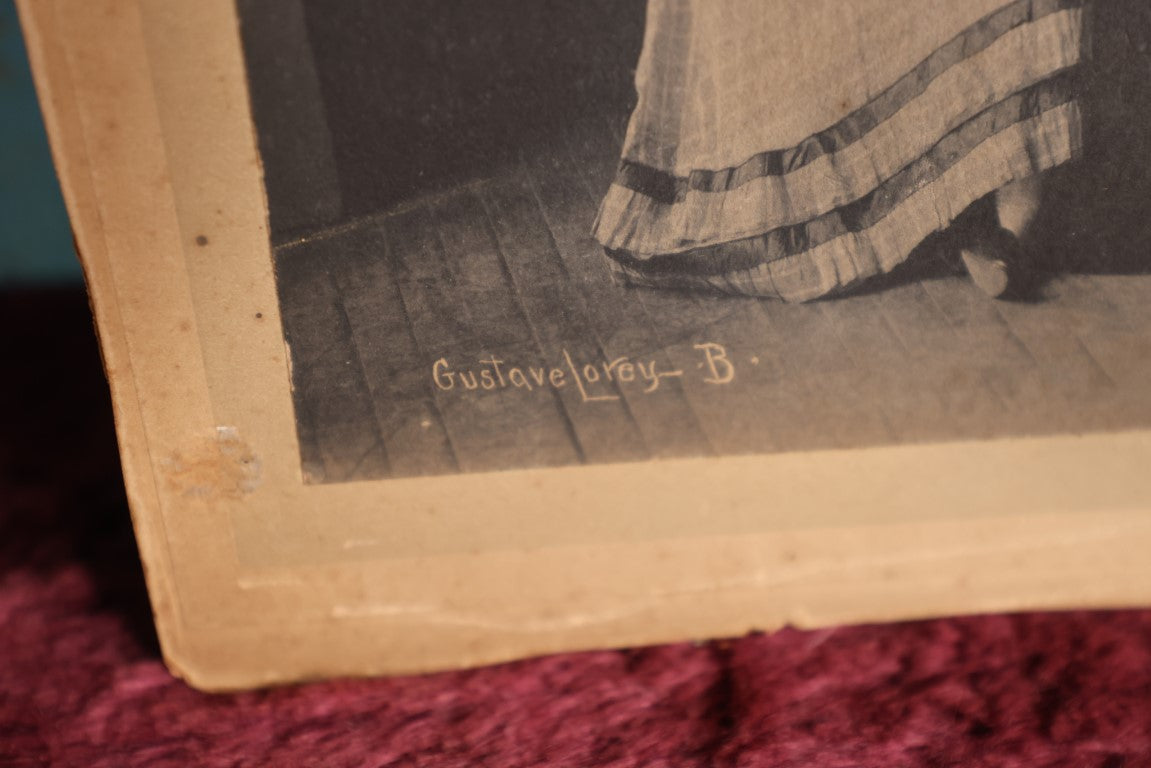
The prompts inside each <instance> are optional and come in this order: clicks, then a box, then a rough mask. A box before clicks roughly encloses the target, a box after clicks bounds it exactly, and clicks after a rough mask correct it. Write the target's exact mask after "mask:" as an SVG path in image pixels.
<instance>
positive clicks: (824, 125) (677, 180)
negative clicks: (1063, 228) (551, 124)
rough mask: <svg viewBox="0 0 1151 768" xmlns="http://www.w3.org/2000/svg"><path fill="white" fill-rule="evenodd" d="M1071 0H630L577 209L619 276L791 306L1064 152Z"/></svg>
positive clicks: (860, 274) (1072, 103)
mask: <svg viewBox="0 0 1151 768" xmlns="http://www.w3.org/2000/svg"><path fill="white" fill-rule="evenodd" d="M1085 2H1087V0H1010V1H1009V2H1008V1H1005V0H961V1H960V2H956V1H955V0H848V1H847V2H844V0H802V2H801V1H800V0H648V10H647V29H646V33H645V39H644V48H643V54H642V56H641V58H640V63H639V68H638V70H637V73H636V84H637V90H638V97H639V100H638V103H637V105H636V109H635V112H634V113H633V115H632V118H631V123H630V125H629V128H628V132H627V138H626V141H625V146H624V148H623V157H622V160H621V162H620V166H619V170H618V172H617V174H616V176H615V179H614V181H613V183H612V185H611V187H610V189H609V190H608V193H607V195H606V197H605V199H604V201H603V204H602V206H601V208H600V212H599V215H598V217H597V219H596V223H595V235H596V238H597V239H598V240H599V241H600V242H601V243H602V244H603V246H604V248H605V250H606V252H607V253H608V255H609V256H610V257H611V258H612V259H613V263H614V264H615V265H616V266H617V267H618V269H619V270H621V271H622V272H623V273H624V274H625V275H626V276H627V278H628V279H629V281H630V282H632V283H635V284H639V285H646V286H654V287H677V288H710V289H718V290H720V291H724V292H728V293H737V294H745V295H753V296H769V297H776V298H781V299H785V300H787V301H805V300H809V299H814V298H817V297H820V296H826V295H830V294H834V293H836V292H839V291H843V290H844V289H847V288H850V287H852V286H855V285H856V284H858V283H859V282H860V281H862V280H865V279H867V278H868V277H871V276H874V275H877V274H880V273H884V272H888V271H890V270H891V269H892V268H893V267H895V266H896V265H898V264H899V263H901V262H902V261H904V260H905V259H906V258H907V256H908V255H909V254H910V252H911V251H912V249H913V248H914V247H915V246H916V245H918V244H919V243H920V242H921V241H922V240H923V239H924V238H925V237H927V236H928V235H929V234H931V233H932V232H934V231H937V230H941V229H944V228H946V227H947V226H948V225H949V224H950V223H951V222H952V221H953V220H954V219H955V217H956V216H958V215H959V214H960V213H962V212H963V210H964V209H965V208H967V207H968V206H970V205H971V204H972V203H973V202H975V201H976V200H978V199H979V198H981V197H983V196H985V195H987V194H989V193H991V192H993V191H995V190H996V189H998V188H1000V187H1002V186H1004V185H1007V184H1009V183H1011V182H1012V181H1015V180H1018V179H1021V178H1024V177H1027V176H1030V175H1032V174H1036V173H1039V172H1041V171H1044V170H1046V169H1049V168H1052V167H1054V166H1057V165H1059V164H1061V163H1064V162H1067V161H1068V160H1071V159H1072V158H1074V157H1075V156H1076V154H1077V153H1078V152H1079V151H1080V146H1081V138H1080V133H1081V132H1080V116H1079V111H1078V106H1077V103H1076V98H1075V96H1076V87H1075V75H1076V70H1077V65H1078V64H1079V62H1080V61H1081V59H1082V58H1083V56H1084V51H1085V48H1086V45H1085V40H1086V35H1085V34H1084V14H1085V8H1084V5H1085Z"/></svg>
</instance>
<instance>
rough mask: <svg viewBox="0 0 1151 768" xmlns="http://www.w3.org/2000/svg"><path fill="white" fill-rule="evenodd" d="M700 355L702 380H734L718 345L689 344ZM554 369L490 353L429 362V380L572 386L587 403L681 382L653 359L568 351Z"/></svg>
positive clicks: (679, 373)
mask: <svg viewBox="0 0 1151 768" xmlns="http://www.w3.org/2000/svg"><path fill="white" fill-rule="evenodd" d="M693 348H694V349H695V351H696V352H697V353H698V354H699V356H700V359H699V365H698V366H697V367H698V369H699V371H700V372H701V374H702V380H703V381H704V382H705V383H707V384H713V385H716V386H722V385H726V384H730V383H731V382H732V381H734V380H735V365H734V363H732V361H731V358H730V357H729V355H728V353H727V350H726V349H725V348H724V346H723V345H722V344H716V343H714V342H706V343H703V344H695V345H693ZM560 357H561V358H562V359H561V360H560V361H559V362H558V363H557V364H555V365H542V366H536V365H515V364H512V363H509V362H507V361H505V360H501V359H499V358H497V357H495V356H494V355H492V356H489V357H486V358H481V359H479V360H477V361H476V363H475V365H472V366H468V367H457V366H454V365H452V363H451V362H449V360H448V359H447V358H446V357H441V358H440V359H439V360H437V361H436V362H435V363H433V364H432V382H433V383H434V384H435V387H436V388H437V389H438V390H440V391H442V392H452V391H460V392H474V391H489V392H490V391H496V390H508V389H520V390H525V391H528V392H530V391H532V390H535V389H542V388H545V387H550V388H552V389H556V390H561V389H564V388H566V387H568V386H574V387H575V388H576V389H577V390H578V391H579V395H580V398H581V399H582V400H583V401H584V402H585V403H594V402H603V401H612V400H619V399H620V397H621V391H622V390H623V389H624V388H634V389H637V390H639V391H640V392H642V393H643V394H645V395H650V394H652V393H654V392H657V391H659V389H660V387H661V386H663V384H664V382H665V381H667V380H668V379H682V378H683V377H684V376H685V373H684V371H683V370H682V369H662V368H661V367H660V364H659V361H657V360H656V359H655V358H647V359H638V358H636V359H633V358H632V357H630V356H628V355H623V356H620V357H615V358H612V359H610V360H609V359H607V358H601V359H599V360H594V361H586V360H578V361H577V360H575V359H574V358H573V357H572V355H571V353H569V352H568V350H567V349H563V350H561V354H560Z"/></svg>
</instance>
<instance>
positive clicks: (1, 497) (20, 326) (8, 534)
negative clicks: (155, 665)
mask: <svg viewBox="0 0 1151 768" xmlns="http://www.w3.org/2000/svg"><path fill="white" fill-rule="evenodd" d="M0 326H2V327H3V328H5V329H7V331H6V332H5V333H4V334H0V360H4V363H5V375H4V376H2V377H0V402H3V403H4V404H5V406H4V408H5V414H4V417H3V424H4V428H3V430H0V580H4V579H5V577H10V576H11V575H12V574H18V573H23V574H25V575H27V574H36V575H38V576H40V577H43V578H45V579H50V578H51V577H52V576H53V575H54V574H58V573H59V572H60V571H62V570H63V569H69V568H75V567H76V566H80V567H81V568H82V569H83V575H82V578H83V579H84V581H85V582H86V583H88V584H89V585H90V587H91V590H90V591H87V590H84V591H82V592H81V593H78V594H76V595H68V596H64V595H62V596H60V599H62V600H63V601H65V602H64V604H62V605H59V606H57V607H56V609H57V610H60V611H64V610H67V611H78V610H83V611H84V612H87V613H90V614H91V613H103V614H107V613H110V614H114V615H116V616H117V617H119V618H121V619H122V621H123V623H124V625H125V626H126V627H127V628H128V630H129V631H130V632H131V633H132V636H133V638H134V639H135V640H136V642H137V643H138V644H139V645H140V646H141V647H142V649H143V650H144V651H145V652H147V653H148V654H150V655H152V656H158V655H159V646H158V643H157V641H156V635H155V629H154V627H153V625H152V614H151V610H150V608H149V604H148V596H147V592H146V590H145V586H144V577H143V572H142V570H141V567H140V562H139V557H138V555H137V552H136V543H135V539H134V537H133V534H132V523H131V518H130V516H129V513H128V505H127V501H126V498H125V493H124V482H123V477H122V475H121V472H120V461H119V454H118V451H117V446H116V436H115V431H114V426H113V421H112V409H111V403H110V399H109V393H108V385H107V382H106V380H105V378H104V372H103V367H102V365H101V363H100V356H99V351H98V348H97V343H96V336H95V333H94V332H93V329H92V315H91V312H90V310H89V308H88V301H87V297H86V295H85V291H84V288H83V287H82V286H76V287H75V288H65V289H22V290H15V289H6V290H4V291H2V292H0ZM73 601H74V602H75V603H76V605H71V603H72V602H73ZM80 604H82V606H83V607H82V608H81V607H80ZM70 606H71V607H70ZM45 608H47V607H46V606H45ZM14 618H15V619H16V621H17V622H18V621H19V618H18V617H14Z"/></svg>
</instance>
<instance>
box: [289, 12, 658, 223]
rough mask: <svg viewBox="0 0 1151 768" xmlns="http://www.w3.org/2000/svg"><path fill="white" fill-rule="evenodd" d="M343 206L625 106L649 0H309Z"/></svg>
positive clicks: (388, 203) (433, 185)
mask: <svg viewBox="0 0 1151 768" xmlns="http://www.w3.org/2000/svg"><path fill="white" fill-rule="evenodd" d="M304 7H305V16H306V19H307V28H308V35H309V38H310V42H311V46H312V52H313V55H314V57H315V62H316V71H317V74H318V76H319V83H320V89H321V92H322V93H323V95H324V101H325V105H326V108H327V116H328V127H329V130H330V132H331V136H332V145H333V148H334V153H335V159H336V166H337V168H338V172H339V178H340V188H341V192H342V194H343V201H344V214H345V216H347V217H355V216H358V215H363V214H368V213H374V212H377V211H381V210H386V209H388V208H391V207H393V206H395V205H396V204H397V203H400V202H402V201H404V200H408V199H411V198H413V197H418V196H421V195H423V194H426V193H429V192H434V191H438V190H442V189H447V188H450V187H452V186H455V185H457V184H459V183H462V182H466V181H470V180H473V179H478V178H484V177H486V176H490V175H492V174H493V173H494V172H496V171H497V170H498V169H499V168H501V167H502V166H505V165H506V164H508V163H509V162H512V161H514V160H515V158H516V157H517V156H518V154H519V152H520V151H521V150H522V151H525V152H529V151H531V149H532V148H533V147H534V146H537V145H538V143H539V142H546V141H549V140H553V139H550V138H549V134H550V135H551V136H554V134H555V133H556V132H557V131H558V130H559V129H561V128H562V126H563V125H564V124H567V123H570V122H572V121H574V120H577V119H580V118H581V117H582V116H585V115H587V114H589V113H599V114H603V115H608V114H614V113H616V112H619V111H627V110H628V109H629V107H630V104H631V102H632V100H633V96H632V94H633V91H634V88H633V85H632V82H633V77H634V75H633V72H634V67H635V63H636V61H637V59H638V57H639V49H640V44H641V42H642V35H643V11H644V3H643V2H642V1H641V0H627V1H626V2H621V1H620V0H534V1H533V2H527V3H525V2H522V0H485V1H484V2H482V3H475V2H471V3H469V2H462V1H460V0H456V1H450V2H434V3H429V2H426V0H392V1H391V2H387V3H381V2H379V1H378V0H344V1H343V2H340V3H331V2H327V1H326V0H305V4H304Z"/></svg>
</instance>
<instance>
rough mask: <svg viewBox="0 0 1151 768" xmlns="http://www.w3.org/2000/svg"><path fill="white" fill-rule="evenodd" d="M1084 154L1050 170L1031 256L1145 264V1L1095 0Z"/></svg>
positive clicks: (1149, 246)
mask: <svg viewBox="0 0 1151 768" xmlns="http://www.w3.org/2000/svg"><path fill="white" fill-rule="evenodd" d="M1091 12H1092V22H1093V23H1092V28H1093V32H1092V41H1091V58H1090V63H1089V65H1088V66H1087V67H1086V68H1085V71H1084V73H1083V75H1084V80H1083V82H1084V93H1083V99H1082V104H1083V116H1084V128H1083V142H1084V156H1083V159H1082V161H1081V162H1077V163H1074V164H1072V165H1069V166H1066V167H1064V168H1060V169H1057V170H1056V171H1054V172H1052V174H1051V178H1050V183H1049V184H1048V186H1047V189H1046V193H1045V205H1044V207H1043V209H1042V210H1041V212H1040V219H1039V221H1037V222H1036V226H1035V233H1036V243H1035V245H1036V248H1035V250H1036V253H1037V254H1038V256H1039V257H1040V259H1041V260H1042V266H1044V267H1046V268H1047V269H1049V270H1050V271H1054V272H1063V271H1070V272H1086V273H1100V274H1133V273H1145V272H1147V271H1148V270H1149V269H1151V168H1149V167H1148V166H1149V165H1151V3H1147V2H1146V0H1096V2H1095V3H1094V5H1093V6H1092V7H1091Z"/></svg>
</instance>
